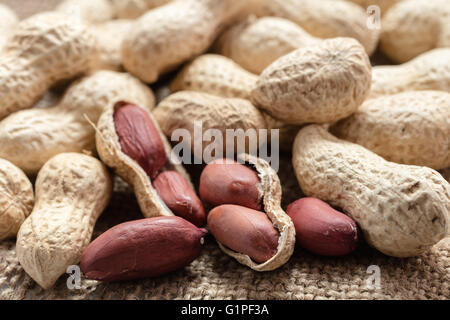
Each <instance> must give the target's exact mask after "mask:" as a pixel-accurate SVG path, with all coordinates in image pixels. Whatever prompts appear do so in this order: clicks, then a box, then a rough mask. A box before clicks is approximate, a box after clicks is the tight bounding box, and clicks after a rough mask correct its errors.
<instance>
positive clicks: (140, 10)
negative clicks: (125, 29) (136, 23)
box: [111, 0, 172, 19]
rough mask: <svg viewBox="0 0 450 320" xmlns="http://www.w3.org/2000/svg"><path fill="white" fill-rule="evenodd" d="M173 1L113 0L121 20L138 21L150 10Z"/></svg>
mask: <svg viewBox="0 0 450 320" xmlns="http://www.w3.org/2000/svg"><path fill="white" fill-rule="evenodd" d="M170 1H172V0H111V2H112V4H113V6H114V9H115V10H114V11H115V13H116V15H117V18H119V19H136V18H139V17H140V16H141V15H142V14H144V13H146V12H147V11H148V10H150V9H153V8H156V7H159V6H162V5H164V4H166V3H168V2H170Z"/></svg>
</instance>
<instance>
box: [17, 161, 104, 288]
mask: <svg viewBox="0 0 450 320" xmlns="http://www.w3.org/2000/svg"><path fill="white" fill-rule="evenodd" d="M111 193H112V182H111V178H110V176H109V173H108V171H107V170H106V168H105V166H104V165H103V164H102V163H101V162H100V161H98V160H97V159H95V158H93V157H90V156H87V155H83V154H79V153H64V154H60V155H57V156H55V157H53V158H52V159H50V160H49V161H48V162H47V163H46V164H45V166H44V167H43V168H42V170H41V171H40V172H39V175H38V177H37V180H36V203H35V206H34V209H33V211H32V213H31V214H30V216H29V217H28V218H27V219H26V220H25V222H24V223H23V224H22V227H21V228H20V230H19V233H18V235H17V245H16V252H17V257H18V259H19V262H20V264H21V265H22V267H23V268H24V269H25V271H26V273H28V275H29V276H30V277H32V278H33V279H34V280H35V281H36V282H37V283H38V284H39V285H40V286H41V287H42V288H44V289H49V288H50V287H52V286H53V284H54V283H55V282H56V280H57V279H58V278H59V276H61V275H62V274H63V273H65V272H66V268H67V267H68V266H69V265H73V264H77V263H78V262H79V259H80V258H81V254H82V253H83V250H84V249H85V248H86V247H87V246H88V244H89V242H90V240H91V235H92V231H93V229H94V225H95V222H96V221H97V218H98V217H99V216H100V214H101V213H102V212H103V210H104V209H105V208H106V206H107V205H108V203H109V199H110V196H111Z"/></svg>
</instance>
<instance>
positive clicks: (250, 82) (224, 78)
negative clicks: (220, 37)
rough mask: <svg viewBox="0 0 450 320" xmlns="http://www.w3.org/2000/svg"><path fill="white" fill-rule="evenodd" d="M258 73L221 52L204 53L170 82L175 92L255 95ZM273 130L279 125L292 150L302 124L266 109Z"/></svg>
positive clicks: (281, 138)
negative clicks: (246, 68)
mask: <svg viewBox="0 0 450 320" xmlns="http://www.w3.org/2000/svg"><path fill="white" fill-rule="evenodd" d="M257 80H258V76H256V75H254V74H252V73H250V72H248V71H246V70H245V69H243V68H242V67H240V66H239V65H238V64H236V63H235V62H233V61H232V60H231V59H228V58H226V57H223V56H221V55H218V54H204V55H201V56H200V57H198V58H196V59H194V60H193V61H192V62H191V63H189V64H188V65H186V66H185V67H184V68H183V69H182V70H181V71H180V72H179V74H178V75H177V76H176V77H175V79H174V80H173V81H172V83H171V85H170V89H171V91H172V92H174V91H181V90H191V91H198V92H205V93H209V94H213V95H217V96H221V97H225V98H242V99H247V100H250V99H251V92H252V89H253V88H254V87H255V84H256V81H257ZM261 114H262V115H263V117H264V119H265V120H266V124H267V129H268V130H269V131H268V132H269V135H268V140H269V142H270V138H271V137H272V136H271V135H270V130H271V129H279V130H280V132H279V144H280V148H281V149H283V150H287V151H290V150H291V148H292V143H293V142H294V138H295V135H296V134H297V131H298V129H299V128H298V126H292V125H288V124H286V123H284V122H282V121H280V120H277V119H275V118H273V117H272V116H270V115H269V114H267V113H266V112H265V111H262V112H261Z"/></svg>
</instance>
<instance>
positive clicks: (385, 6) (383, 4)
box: [348, 0, 404, 15]
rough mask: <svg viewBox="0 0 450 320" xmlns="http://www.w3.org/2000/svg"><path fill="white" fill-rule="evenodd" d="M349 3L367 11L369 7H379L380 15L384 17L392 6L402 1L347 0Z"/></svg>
mask: <svg viewBox="0 0 450 320" xmlns="http://www.w3.org/2000/svg"><path fill="white" fill-rule="evenodd" d="M348 1H350V2H354V3H356V4H359V5H360V6H361V7H363V9H367V8H368V7H369V6H373V5H375V6H378V7H380V11H381V12H380V13H381V14H382V15H384V14H385V13H386V12H387V11H388V10H389V9H390V8H391V7H392V6H394V5H395V4H397V3H399V2H402V1H404V0H348Z"/></svg>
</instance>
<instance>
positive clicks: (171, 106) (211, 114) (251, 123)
mask: <svg viewBox="0 0 450 320" xmlns="http://www.w3.org/2000/svg"><path fill="white" fill-rule="evenodd" d="M153 114H154V115H155V119H156V120H157V121H158V123H159V126H160V127H161V129H162V131H163V132H164V134H165V135H166V136H167V137H171V136H172V133H173V131H174V130H176V129H186V130H188V131H189V132H190V136H191V147H192V150H194V143H195V141H194V140H195V139H196V138H199V137H196V136H195V135H194V128H195V122H200V123H201V124H202V128H203V132H205V131H206V130H208V129H217V130H219V131H220V132H221V133H222V136H223V142H222V143H223V148H224V151H225V150H226V149H227V148H226V134H225V133H226V130H227V129H230V130H235V129H243V130H244V132H245V131H247V130H248V129H254V130H257V138H258V140H259V141H258V144H259V145H261V144H262V143H264V141H263V140H262V139H264V138H265V137H264V136H259V131H258V129H266V122H265V120H264V117H263V115H262V114H261V112H260V111H259V110H258V109H257V108H256V107H255V106H254V105H252V104H251V103H250V102H249V101H248V100H244V99H238V98H229V99H224V98H222V97H218V96H215V95H211V94H207V93H200V92H194V91H180V92H177V93H174V94H172V95H170V96H169V97H167V98H166V99H164V100H163V101H162V102H161V103H160V104H159V105H158V106H157V108H156V109H155V110H154V111H153ZM209 144H210V143H209V142H206V143H203V148H202V150H203V151H204V150H205V148H206V147H208V145H209ZM230 147H231V146H230ZM246 147H248V145H247V146H246Z"/></svg>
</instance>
